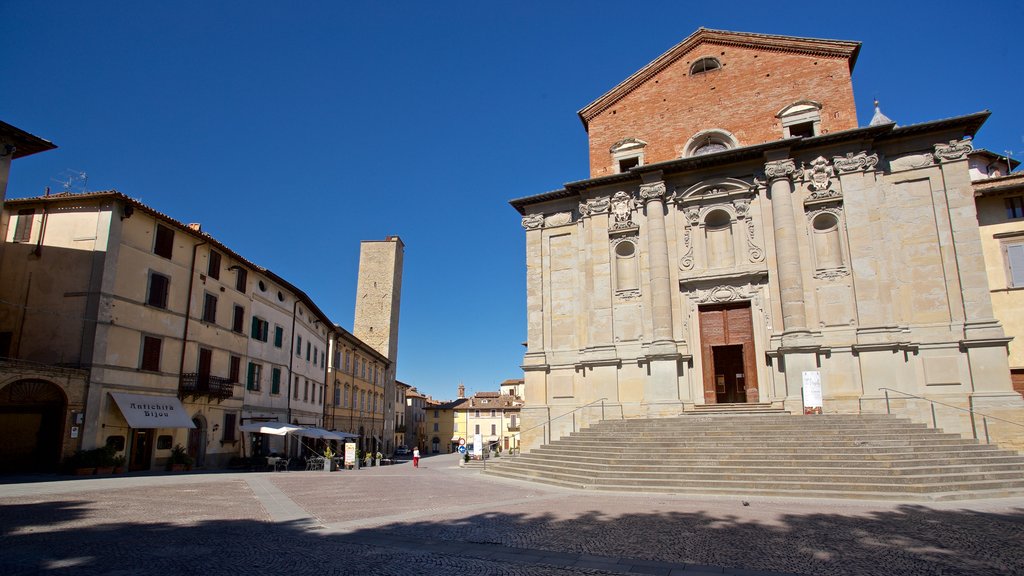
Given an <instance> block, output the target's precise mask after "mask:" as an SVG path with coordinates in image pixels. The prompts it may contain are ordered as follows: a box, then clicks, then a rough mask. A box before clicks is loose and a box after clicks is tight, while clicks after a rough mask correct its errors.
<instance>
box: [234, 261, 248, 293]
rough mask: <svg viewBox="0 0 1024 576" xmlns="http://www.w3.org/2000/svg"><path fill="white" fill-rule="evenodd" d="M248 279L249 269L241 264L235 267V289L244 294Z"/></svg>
mask: <svg viewBox="0 0 1024 576" xmlns="http://www.w3.org/2000/svg"><path fill="white" fill-rule="evenodd" d="M248 281H249V271H248V270H246V269H245V268H242V267H241V266H237V267H236V269H235V290H238V291H239V292H241V293H242V294H245V285H246V283H248Z"/></svg>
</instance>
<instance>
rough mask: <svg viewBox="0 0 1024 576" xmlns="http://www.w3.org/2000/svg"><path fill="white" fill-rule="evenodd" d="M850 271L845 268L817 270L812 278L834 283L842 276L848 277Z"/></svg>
mask: <svg viewBox="0 0 1024 576" xmlns="http://www.w3.org/2000/svg"><path fill="white" fill-rule="evenodd" d="M849 275H850V271H849V270H847V269H846V268H832V269H830V270H818V271H817V272H815V273H814V277H815V278H817V279H819V280H828V281H829V282H835V281H836V280H838V279H840V278H842V277H843V276H849Z"/></svg>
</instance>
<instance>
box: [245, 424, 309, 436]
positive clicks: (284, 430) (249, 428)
mask: <svg viewBox="0 0 1024 576" xmlns="http://www.w3.org/2000/svg"><path fill="white" fill-rule="evenodd" d="M238 429H239V430H241V431H242V432H255V433H257V434H273V435H274V436H284V435H285V434H288V433H289V432H295V431H296V430H302V426H295V425H293V424H288V423H286V422H249V423H248V424H242V425H241V426H239V427H238Z"/></svg>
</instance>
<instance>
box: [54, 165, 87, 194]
mask: <svg viewBox="0 0 1024 576" xmlns="http://www.w3.org/2000/svg"><path fill="white" fill-rule="evenodd" d="M51 180H52V181H54V182H56V183H57V184H60V187H61V191H62V192H65V193H72V192H85V191H86V186H87V185H88V183H89V175H88V174H87V173H86V172H85V171H84V170H72V169H70V168H68V169H67V170H64V171H63V172H61V174H60V176H59V177H57V178H51Z"/></svg>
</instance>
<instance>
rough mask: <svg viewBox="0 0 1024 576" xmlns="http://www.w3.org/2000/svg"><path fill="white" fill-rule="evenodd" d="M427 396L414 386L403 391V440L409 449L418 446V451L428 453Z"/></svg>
mask: <svg viewBox="0 0 1024 576" xmlns="http://www.w3.org/2000/svg"><path fill="white" fill-rule="evenodd" d="M426 407H427V397H426V396H424V395H423V394H420V393H419V391H418V390H416V388H415V387H413V388H409V390H407V391H406V393H405V442H406V444H407V445H408V447H409V449H410V450H412V449H413V448H419V449H420V452H423V453H425V454H426V453H428V452H427V446H428V442H429V438H428V437H427V415H426Z"/></svg>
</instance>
